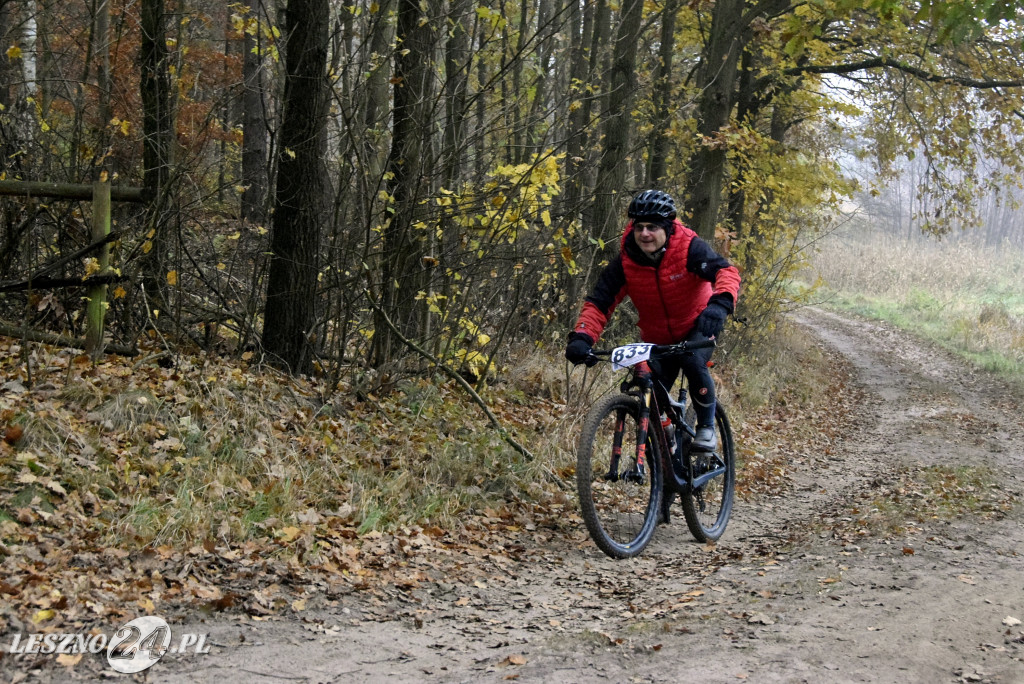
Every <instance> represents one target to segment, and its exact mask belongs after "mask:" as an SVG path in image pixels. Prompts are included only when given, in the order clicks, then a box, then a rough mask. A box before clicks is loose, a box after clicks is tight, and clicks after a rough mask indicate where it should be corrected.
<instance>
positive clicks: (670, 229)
mask: <svg viewBox="0 0 1024 684" xmlns="http://www.w3.org/2000/svg"><path fill="white" fill-rule="evenodd" d="M627 216H628V218H629V219H630V220H629V221H628V222H627V223H626V229H625V231H624V233H623V235H622V243H621V249H620V252H619V254H618V256H616V257H615V259H613V260H612V262H611V263H609V264H608V265H607V266H606V267H605V268H604V270H603V271H602V272H601V275H600V277H599V278H598V280H597V284H596V285H594V289H593V290H592V291H591V293H590V294H589V295H588V296H587V298H586V300H585V303H584V304H583V310H582V311H581V312H580V316H579V319H578V320H577V321H576V325H575V327H574V328H573V331H572V332H571V333H569V343H568V345H567V346H566V348H565V358H567V359H568V360H569V361H571V362H572V363H574V364H580V363H588V364H591V363H593V360H592V359H593V357H591V356H590V352H591V350H592V348H593V346H594V345H595V344H596V343H597V340H598V339H600V337H601V333H602V332H603V331H604V328H605V326H606V325H607V323H608V319H609V318H610V317H611V315H612V312H613V311H614V310H615V307H616V306H618V304H619V302H621V301H622V299H623V298H624V297H626V296H627V295H628V296H629V298H630V299H631V300H632V301H633V304H634V305H635V306H636V309H637V312H638V313H639V316H640V317H639V320H638V321H637V324H638V325H639V327H640V337H641V339H642V340H643V341H644V342H649V343H652V344H675V343H677V342H681V341H683V340H687V341H691V340H694V341H696V340H705V339H710V338H717V337H718V335H719V334H720V333H721V332H722V328H723V327H724V326H725V318H726V316H727V315H728V314H730V313H732V311H733V308H734V306H735V304H736V298H737V297H738V295H739V288H740V274H739V271H738V270H737V269H736V267H735V266H733V265H732V264H730V263H729V262H728V261H727V260H726V259H725V258H724V257H722V256H721V255H719V254H717V253H716V252H715V251H714V250H713V249H712V248H711V246H710V245H708V244H707V243H706V242H705V241H704V240H702V239H701V238H699V237H698V236H697V234H696V233H695V232H693V231H692V230H690V229H689V228H687V227H686V226H684V225H683V224H682V222H680V221H679V219H678V218H676V205H675V202H674V201H673V200H672V197H670V196H669V195H668V194H666V193H664V192H662V191H660V190H645V191H643V192H641V193H640V194H639V195H637V196H636V197H634V198H633V200H632V201H631V202H630V203H629V209H628V210H627ZM712 352H713V349H712V348H707V349H701V350H696V351H694V352H693V354H691V355H686V356H681V357H676V358H671V359H660V360H659V361H657V362H654V361H652V363H651V370H652V372H653V374H654V378H655V380H656V382H655V387H656V388H658V391H659V397H658V400H659V405H661V406H668V403H667V402H666V403H662V402H663V401H664V400H665V399H667V397H662V396H661V391H660V390H661V389H664V390H665V391H666V392H667V391H668V390H670V389H671V387H672V385H673V384H674V383H675V380H676V377H677V376H678V375H679V371H680V369H681V370H682V371H683V375H685V376H686V380H687V383H688V385H689V390H690V396H691V397H692V399H693V408H694V411H695V413H696V415H697V434H696V436H695V437H694V440H693V444H692V445H691V449H694V450H701V451H714V450H715V448H716V447H717V443H716V439H715V383H714V380H713V379H712V378H711V372H710V371H709V370H708V364H709V363H710V360H711V354H712Z"/></svg>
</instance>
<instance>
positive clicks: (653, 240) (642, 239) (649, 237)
mask: <svg viewBox="0 0 1024 684" xmlns="http://www.w3.org/2000/svg"><path fill="white" fill-rule="evenodd" d="M633 239H634V240H636V244H637V246H639V247H640V249H641V250H643V252H644V254H646V255H647V256H654V254H655V253H656V252H657V251H658V250H660V249H661V248H662V247H664V246H665V241H666V240H667V239H668V238H667V236H666V235H665V229H664V228H662V227H661V226H656V225H654V224H653V223H639V222H638V223H635V224H634V225H633Z"/></svg>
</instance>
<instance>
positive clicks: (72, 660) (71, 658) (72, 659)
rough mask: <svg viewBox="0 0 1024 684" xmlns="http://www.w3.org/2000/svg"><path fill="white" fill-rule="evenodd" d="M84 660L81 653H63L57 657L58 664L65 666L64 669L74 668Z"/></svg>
mask: <svg viewBox="0 0 1024 684" xmlns="http://www.w3.org/2000/svg"><path fill="white" fill-rule="evenodd" d="M81 659H82V654H81V653H76V654H74V655H71V654H70V653H61V654H60V655H59V656H57V664H58V665H63V666H64V667H74V666H75V665H77V664H78V663H79V661H80V660H81Z"/></svg>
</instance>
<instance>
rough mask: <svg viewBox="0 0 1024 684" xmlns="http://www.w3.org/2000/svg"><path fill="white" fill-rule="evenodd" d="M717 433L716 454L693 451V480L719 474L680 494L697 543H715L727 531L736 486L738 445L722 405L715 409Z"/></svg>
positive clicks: (684, 513) (687, 522) (684, 512)
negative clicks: (709, 474)
mask: <svg viewBox="0 0 1024 684" xmlns="http://www.w3.org/2000/svg"><path fill="white" fill-rule="evenodd" d="M715 431H716V432H717V433H718V435H717V436H718V449H717V450H716V451H714V452H700V451H691V452H690V460H691V462H692V463H693V475H694V479H695V480H697V481H698V482H699V481H700V478H701V476H702V475H705V474H707V473H717V474H715V475H714V476H713V477H711V478H710V479H707V480H706V481H705V482H703V483H702V484H699V485H698V486H697V487H687V488H686V491H684V492H683V493H682V495H681V497H680V498H681V499H682V503H683V515H684V516H685V517H686V525H687V527H689V528H690V533H691V534H692V535H693V536H694V538H696V539H697V541H702V542H706V541H715V540H717V539H718V538H719V537H721V536H722V533H723V532H725V526H726V525H728V524H729V516H730V515H731V514H732V500H733V490H734V488H735V484H736V446H735V444H734V443H733V439H732V428H731V427H730V426H729V417H728V416H727V415H726V413H725V409H723V408H722V406H721V404H719V405H718V406H717V407H716V410H715Z"/></svg>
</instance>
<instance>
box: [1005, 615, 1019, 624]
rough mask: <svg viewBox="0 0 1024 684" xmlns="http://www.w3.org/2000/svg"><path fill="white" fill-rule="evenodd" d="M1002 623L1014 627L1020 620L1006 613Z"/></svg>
mask: <svg viewBox="0 0 1024 684" xmlns="http://www.w3.org/2000/svg"><path fill="white" fill-rule="evenodd" d="M1003 624H1004V625H1006V626H1007V627H1016V626H1017V625H1019V624H1020V620H1018V619H1017V618H1015V617H1013V616H1012V615H1007V616H1006V617H1004V618H1003Z"/></svg>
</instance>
